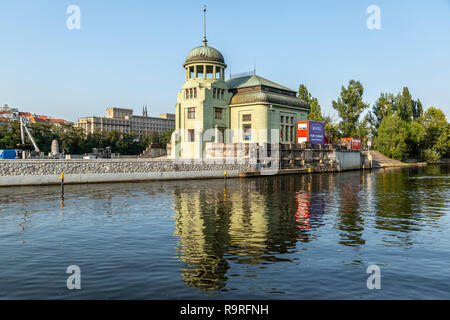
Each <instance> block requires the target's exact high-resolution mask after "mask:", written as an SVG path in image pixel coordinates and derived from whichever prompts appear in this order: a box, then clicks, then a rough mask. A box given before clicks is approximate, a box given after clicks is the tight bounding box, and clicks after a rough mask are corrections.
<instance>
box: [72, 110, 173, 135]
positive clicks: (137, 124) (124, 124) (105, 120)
mask: <svg viewBox="0 0 450 320" xmlns="http://www.w3.org/2000/svg"><path fill="white" fill-rule="evenodd" d="M162 115H164V116H162ZM76 126H77V127H80V128H82V129H83V130H84V131H85V132H86V134H88V133H94V132H97V131H102V132H108V131H112V130H117V131H120V132H124V133H129V132H136V133H137V134H139V135H146V134H151V133H163V132H166V131H168V130H172V129H174V128H175V115H174V114H167V113H166V114H161V115H160V116H159V117H158V118H156V117H148V116H147V108H146V107H145V108H144V110H143V115H142V116H138V115H133V110H132V109H124V108H106V117H95V116H92V117H85V118H80V119H78V122H77V124H76Z"/></svg>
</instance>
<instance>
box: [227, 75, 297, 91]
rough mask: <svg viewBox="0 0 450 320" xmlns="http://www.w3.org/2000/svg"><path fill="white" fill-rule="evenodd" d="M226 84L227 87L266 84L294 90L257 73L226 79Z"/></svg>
mask: <svg viewBox="0 0 450 320" xmlns="http://www.w3.org/2000/svg"><path fill="white" fill-rule="evenodd" d="M226 84H227V86H228V88H230V89H235V88H245V87H253V86H267V87H272V88H276V89H280V90H285V91H290V92H296V91H294V90H292V89H289V88H287V87H285V86H282V85H280V84H278V83H275V82H273V81H270V80H267V79H265V78H263V77H260V76H257V75H251V76H245V77H239V78H234V79H230V80H228V81H226Z"/></svg>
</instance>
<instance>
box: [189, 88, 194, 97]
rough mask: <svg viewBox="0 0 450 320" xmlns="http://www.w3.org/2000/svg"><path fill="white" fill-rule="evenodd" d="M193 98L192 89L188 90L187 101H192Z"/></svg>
mask: <svg viewBox="0 0 450 320" xmlns="http://www.w3.org/2000/svg"><path fill="white" fill-rule="evenodd" d="M193 97H194V93H193V90H192V89H189V99H192V98H193Z"/></svg>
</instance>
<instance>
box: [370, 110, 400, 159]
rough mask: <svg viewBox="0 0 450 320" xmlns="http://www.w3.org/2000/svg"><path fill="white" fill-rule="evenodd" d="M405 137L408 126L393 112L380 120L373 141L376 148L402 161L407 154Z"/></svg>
mask: <svg viewBox="0 0 450 320" xmlns="http://www.w3.org/2000/svg"><path fill="white" fill-rule="evenodd" d="M407 138H408V126H407V124H406V122H405V121H404V120H403V119H401V118H400V116H399V115H397V114H396V113H394V114H390V115H388V116H387V117H385V118H384V119H383V120H382V121H381V124H380V127H379V128H378V135H377V137H376V138H375V141H374V142H375V147H376V149H377V150H378V151H380V152H381V153H382V154H384V155H385V156H388V157H390V158H394V159H397V160H400V161H403V160H405V159H407V157H408V155H409V149H408V145H407V143H406V140H407Z"/></svg>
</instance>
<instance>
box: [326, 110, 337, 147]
mask: <svg viewBox="0 0 450 320" xmlns="http://www.w3.org/2000/svg"><path fill="white" fill-rule="evenodd" d="M323 121H324V122H325V136H326V137H328V138H329V139H330V141H331V143H335V142H337V140H338V139H339V127H338V125H337V124H336V121H335V118H334V117H333V116H332V115H330V114H327V115H325V116H324V117H323Z"/></svg>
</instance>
